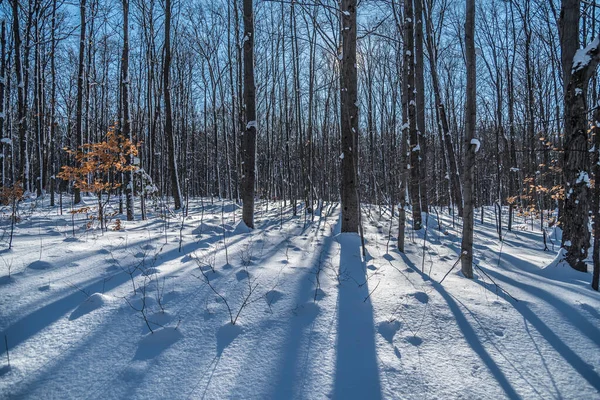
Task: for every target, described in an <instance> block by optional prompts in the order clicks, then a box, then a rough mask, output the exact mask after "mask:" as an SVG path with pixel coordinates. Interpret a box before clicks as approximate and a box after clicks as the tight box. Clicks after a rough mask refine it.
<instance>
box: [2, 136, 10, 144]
mask: <svg viewBox="0 0 600 400" xmlns="http://www.w3.org/2000/svg"><path fill="white" fill-rule="evenodd" d="M0 143H4V144H11V143H12V140H11V139H10V138H6V137H5V138H2V139H1V140H0Z"/></svg>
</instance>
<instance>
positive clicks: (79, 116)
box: [74, 0, 86, 204]
mask: <svg viewBox="0 0 600 400" xmlns="http://www.w3.org/2000/svg"><path fill="white" fill-rule="evenodd" d="M85 2H86V0H80V2H79V18H80V24H81V25H80V34H79V69H78V72H77V105H76V109H75V145H76V146H77V148H78V149H79V147H80V146H81V145H82V144H83V130H82V128H83V126H82V120H83V80H84V78H85V77H84V65H85V33H86V5H85ZM74 196H75V199H74V203H75V204H79V203H81V191H80V190H79V189H78V188H75V189H74Z"/></svg>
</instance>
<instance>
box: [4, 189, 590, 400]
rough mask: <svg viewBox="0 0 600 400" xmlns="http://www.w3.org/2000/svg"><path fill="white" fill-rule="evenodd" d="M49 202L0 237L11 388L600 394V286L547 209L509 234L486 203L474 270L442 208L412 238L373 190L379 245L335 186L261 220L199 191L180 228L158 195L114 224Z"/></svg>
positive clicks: (101, 395) (47, 394)
mask: <svg viewBox="0 0 600 400" xmlns="http://www.w3.org/2000/svg"><path fill="white" fill-rule="evenodd" d="M84 201H85V202H86V203H87V204H90V205H93V204H95V201H96V199H95V198H94V197H84ZM35 202H37V203H34V200H24V202H23V203H22V204H21V207H22V210H20V211H21V213H20V215H21V216H22V220H21V221H19V222H18V223H17V225H16V228H15V238H14V241H13V249H12V250H11V251H7V250H6V247H7V244H6V242H5V241H4V242H0V246H3V248H0V250H1V251H2V258H3V260H4V263H0V291H1V295H0V339H2V340H0V356H2V357H1V358H0V398H2V399H4V398H6V399H13V398H32V399H36V398H43V399H51V398H56V399H66V398H73V399H79V398H92V399H125V398H126V399H147V398H156V397H157V396H158V397H160V398H167V399H180V398H183V399H188V398H191V399H199V398H207V399H222V398H248V399H300V398H302V399H304V398H306V399H324V398H337V399H381V398H385V399H409V400H411V399H423V398H432V399H433V398H440V399H462V398H466V399H479V398H486V399H501V398H502V399H503V398H509V399H518V398H523V399H529V398H534V399H535V398H542V399H546V398H565V399H570V398H578V399H596V398H598V393H599V391H600V372H599V371H600V339H599V338H600V315H599V313H598V310H599V309H600V297H599V296H598V293H596V292H594V291H592V290H591V289H590V288H589V282H590V278H591V273H582V272H577V271H574V270H572V269H571V268H570V267H568V265H566V263H565V262H564V254H565V253H564V249H560V243H561V233H560V229H558V228H552V229H549V228H547V232H548V233H547V241H548V247H549V248H550V250H551V251H543V248H544V246H543V236H542V230H541V227H540V226H539V220H536V221H535V222H534V225H533V227H532V224H531V220H530V219H529V217H527V219H525V217H522V216H519V215H515V216H514V220H513V229H512V231H511V232H510V233H509V232H504V233H505V234H504V235H503V237H504V240H503V242H499V241H498V240H497V232H496V226H495V220H494V210H493V209H491V208H486V210H485V219H484V223H483V224H480V223H479V222H478V223H476V224H475V235H474V237H475V253H474V265H475V278H474V279H473V280H467V279H465V278H464V277H462V276H461V274H460V272H459V268H454V269H453V266H454V265H455V263H456V260H457V259H458V257H459V253H460V240H461V239H460V238H461V224H460V223H457V224H456V223H454V222H453V221H454V219H453V216H452V215H451V214H448V213H447V212H446V211H445V210H444V211H441V210H439V220H438V219H437V217H436V216H434V214H431V215H430V216H429V218H428V219H425V218H424V221H427V224H426V225H427V234H426V236H425V230H424V229H421V230H420V231H416V232H412V233H411V235H414V239H411V240H407V242H406V252H405V253H400V252H399V251H398V250H397V249H396V248H395V245H394V243H395V238H394V237H391V238H390V237H388V232H389V230H388V227H389V223H390V217H391V209H390V207H385V206H381V207H380V206H369V205H362V209H363V219H364V220H363V224H364V234H365V239H366V257H365V256H363V253H362V251H361V240H360V237H359V236H358V235H357V234H353V233H340V225H341V218H340V207H339V205H338V204H335V203H324V204H323V205H322V206H321V208H320V212H319V213H318V214H316V215H315V218H314V221H313V222H312V223H311V222H305V221H304V218H300V217H298V216H294V215H293V212H292V210H291V208H290V206H289V203H288V204H287V206H286V207H283V203H278V202H273V201H269V203H268V205H267V204H266V203H265V202H264V201H263V200H258V199H257V201H256V210H257V212H256V218H255V225H256V227H255V229H252V230H250V229H248V228H247V227H246V226H245V225H244V224H243V222H241V209H240V207H239V205H237V204H235V203H233V202H232V203H229V202H226V201H225V202H214V203H211V200H210V199H203V200H202V201H201V200H200V199H190V203H189V209H188V212H189V214H188V217H187V218H186V219H185V220H184V224H183V227H180V222H181V221H180V220H179V219H178V218H177V219H171V220H170V222H169V221H165V219H164V218H165V215H167V216H168V215H170V211H171V210H166V211H167V212H165V210H164V209H161V208H160V207H156V208H155V207H150V206H148V220H146V221H123V222H122V228H121V230H120V231H110V230H109V231H107V232H104V233H103V234H101V233H100V232H99V231H96V230H94V229H88V228H87V227H86V225H87V223H88V221H89V219H88V218H87V217H86V215H85V214H83V215H81V214H75V215H73V218H74V224H75V234H73V227H72V222H71V217H72V216H71V214H68V212H65V213H64V215H59V213H56V212H48V209H49V208H48V199H47V198H46V199H44V200H41V199H38V200H35ZM34 204H35V207H32V205H34ZM136 206H138V207H139V204H136ZM115 209H118V199H111V202H110V203H109V204H108V205H107V212H112V211H113V210H115ZM25 210H28V211H27V212H24V211H25ZM478 213H479V211H478V210H477V211H476V215H475V219H476V220H477V221H479V218H480V216H479V215H477V214H478ZM436 214H437V213H436ZM410 215H411V213H410V212H408V213H407V216H408V217H409V218H408V221H407V225H409V226H410V224H411V220H410ZM501 215H502V217H503V218H504V221H503V226H506V222H507V218H508V209H507V208H505V209H504V210H503V211H502V214H501ZM176 221H177V222H176ZM392 221H393V223H394V225H393V226H392V230H391V232H392V235H393V232H397V218H393V219H392ZM3 222H6V217H5V219H4V220H3ZM440 228H441V229H440ZM180 229H182V230H181V232H180ZM180 240H181V242H180ZM388 240H390V245H389V247H387V246H386V245H385V243H386V242H387V241H388ZM423 244H425V245H423ZM180 245H181V251H180V250H179V246H180ZM423 251H425V253H423ZM7 265H12V271H11V274H10V277H9V276H8V270H7V268H6V266H7ZM201 267H202V269H201ZM148 272H151V273H148ZM203 273H204V274H205V275H203ZM446 274H447V277H446V278H445V279H444V281H443V283H441V284H440V283H439V282H440V281H441V280H442V278H443V277H444V276H445V275H446ZM205 276H206V277H207V278H206V279H209V282H210V283H211V285H212V286H213V287H214V288H215V289H216V290H217V291H218V293H219V294H220V295H221V296H222V297H219V296H217V295H216V294H215V293H214V292H213V291H212V290H211V289H210V288H209V287H208V285H207V284H206V283H205V282H206V281H205ZM250 287H255V289H254V292H253V293H252V295H251V296H250V297H249V298H247V296H248V293H249V288H250ZM134 288H135V290H134ZM245 299H247V300H248V301H247V302H246V304H245V306H244V307H243V308H242V310H241V311H240V313H239V317H238V318H237V320H236V323H235V324H231V321H230V315H229V312H228V311H227V306H226V305H225V301H226V302H227V304H228V306H229V307H230V308H231V310H232V313H233V316H234V317H235V315H236V314H237V313H238V310H240V307H241V305H242V304H244V301H245ZM4 337H6V338H7V342H8V347H9V348H8V350H9V353H10V367H9V366H8V364H7V362H6V358H5V355H6V350H7V349H6V347H5V343H4ZM457 377H461V379H457Z"/></svg>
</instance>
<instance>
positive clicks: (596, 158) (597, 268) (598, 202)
mask: <svg viewBox="0 0 600 400" xmlns="http://www.w3.org/2000/svg"><path fill="white" fill-rule="evenodd" d="M599 124H600V108H596V110H595V111H594V124H593V126H594V129H593V138H594V145H593V149H594V153H593V154H592V163H593V165H594V168H593V172H594V182H595V183H594V201H593V203H592V206H593V207H594V249H593V257H592V258H593V262H594V272H593V275H592V288H594V290H598V283H599V282H598V281H599V280H600V127H599V126H598V125H599Z"/></svg>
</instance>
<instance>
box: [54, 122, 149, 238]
mask: <svg viewBox="0 0 600 400" xmlns="http://www.w3.org/2000/svg"><path fill="white" fill-rule="evenodd" d="M67 152H68V153H70V154H73V155H74V156H75V166H73V167H69V166H63V167H62V171H61V172H60V173H59V174H58V176H59V178H61V179H64V180H68V181H72V182H73V186H74V187H75V188H77V189H79V190H81V191H82V192H90V193H94V194H96V196H97V198H98V220H99V221H100V228H101V229H104V228H105V221H104V207H105V205H106V204H107V203H108V200H109V198H110V193H111V192H112V191H114V190H116V189H118V188H119V187H120V186H121V183H120V182H119V180H120V179H119V176H120V175H121V174H122V173H125V172H130V171H135V170H136V169H137V168H138V167H137V166H136V165H131V164H129V163H128V162H127V160H128V159H130V157H135V156H137V154H138V149H137V147H136V146H135V145H134V144H133V142H132V141H131V140H130V139H129V138H126V137H123V136H122V135H119V134H117V132H116V131H115V126H111V127H110V128H109V130H108V133H107V134H106V140H105V141H103V142H99V143H88V144H84V145H83V146H80V147H79V148H78V149H77V150H68V151H67ZM104 193H106V194H108V195H109V197H107V199H106V201H105V202H104V203H103V202H102V195H103V194H104Z"/></svg>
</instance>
